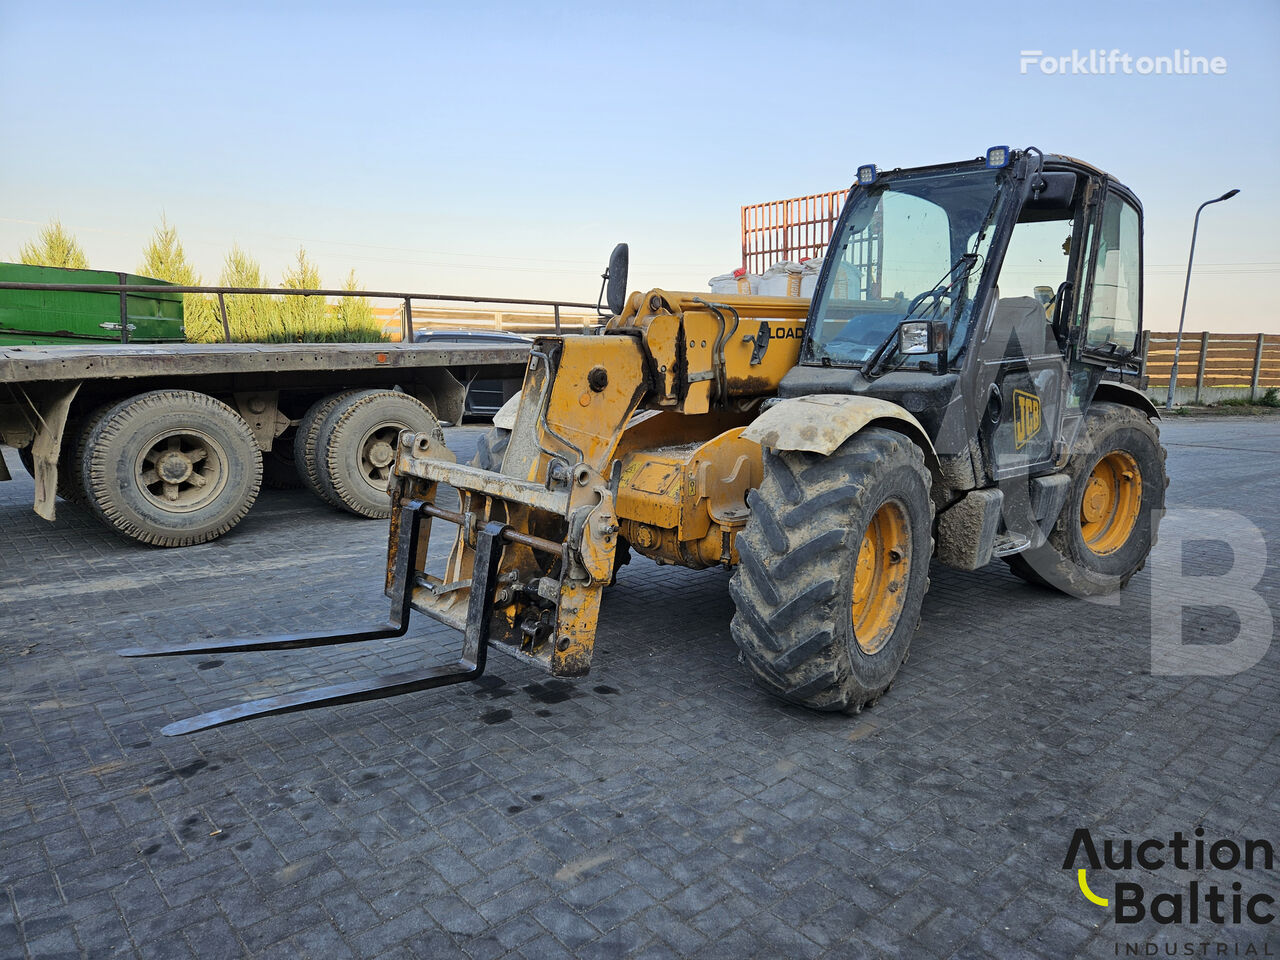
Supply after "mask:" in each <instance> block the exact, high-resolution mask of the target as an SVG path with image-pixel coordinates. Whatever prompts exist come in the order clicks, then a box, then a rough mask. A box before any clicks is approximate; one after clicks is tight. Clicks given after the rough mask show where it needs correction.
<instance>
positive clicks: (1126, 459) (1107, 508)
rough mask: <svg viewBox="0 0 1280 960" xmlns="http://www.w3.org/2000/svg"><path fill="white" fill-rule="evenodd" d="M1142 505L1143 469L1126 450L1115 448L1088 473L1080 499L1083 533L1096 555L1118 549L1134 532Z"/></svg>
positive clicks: (1087, 544) (1113, 551)
mask: <svg viewBox="0 0 1280 960" xmlns="http://www.w3.org/2000/svg"><path fill="white" fill-rule="evenodd" d="M1141 507H1142V471H1141V470H1139V469H1138V461H1137V460H1135V459H1134V458H1133V456H1132V455H1130V454H1128V453H1126V452H1125V451H1123V450H1112V451H1111V452H1110V453H1108V454H1107V455H1106V456H1104V457H1103V458H1102V459H1101V460H1099V461H1098V462H1097V463H1096V464H1095V465H1094V468H1093V471H1092V472H1091V473H1090V474H1089V480H1088V482H1087V483H1086V484H1085V488H1084V496H1083V497H1082V498H1081V501H1080V535H1081V536H1082V537H1083V538H1084V545H1085V546H1086V547H1088V548H1089V549H1090V550H1091V551H1092V552H1093V553H1094V554H1095V555H1096V556H1099V557H1105V556H1107V555H1108V554H1112V553H1115V552H1116V551H1117V550H1119V549H1120V548H1121V547H1123V546H1124V545H1125V544H1126V543H1128V542H1129V537H1130V536H1132V534H1133V531H1134V528H1136V527H1137V525H1138V513H1139V512H1140V510H1141Z"/></svg>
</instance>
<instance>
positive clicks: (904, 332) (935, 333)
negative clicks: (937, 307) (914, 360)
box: [898, 320, 948, 356]
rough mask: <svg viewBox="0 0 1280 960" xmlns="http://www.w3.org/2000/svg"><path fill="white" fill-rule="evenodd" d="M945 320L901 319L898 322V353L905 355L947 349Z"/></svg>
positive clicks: (916, 354) (917, 354)
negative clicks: (900, 321)
mask: <svg viewBox="0 0 1280 960" xmlns="http://www.w3.org/2000/svg"><path fill="white" fill-rule="evenodd" d="M947 326H948V324H947V321H946V320H903V321H902V323H900V324H898V353H900V354H903V355H907V356H919V355H921V354H926V355H927V354H931V353H942V352H943V351H944V350H946V349H947Z"/></svg>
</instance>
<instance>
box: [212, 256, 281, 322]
mask: <svg viewBox="0 0 1280 960" xmlns="http://www.w3.org/2000/svg"><path fill="white" fill-rule="evenodd" d="M218 285H219V286H223V287H265V286H266V285H267V283H266V281H265V280H263V278H262V267H261V266H260V265H259V264H258V261H257V260H255V259H253V257H251V256H250V255H249V254H247V253H245V252H244V251H243V250H242V249H240V245H239V244H233V245H232V247H231V250H230V251H229V252H228V253H227V256H226V259H225V260H224V261H223V264H222V275H221V276H220V277H219V278H218ZM226 301H227V317H228V320H229V321H230V326H231V338H232V339H233V340H241V341H248V342H250V343H272V342H278V341H280V340H283V339H284V328H283V327H282V325H281V323H280V310H279V307H280V304H278V303H277V302H276V301H275V300H273V299H272V298H271V297H268V296H266V295H264V294H248V293H246V294H234V295H233V294H228V295H227V298H226Z"/></svg>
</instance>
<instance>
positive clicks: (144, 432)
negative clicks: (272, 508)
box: [82, 390, 262, 547]
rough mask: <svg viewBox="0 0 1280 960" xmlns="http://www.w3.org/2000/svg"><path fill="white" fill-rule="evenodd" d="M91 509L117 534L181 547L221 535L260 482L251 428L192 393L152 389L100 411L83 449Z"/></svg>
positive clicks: (249, 501) (229, 411)
mask: <svg viewBox="0 0 1280 960" xmlns="http://www.w3.org/2000/svg"><path fill="white" fill-rule="evenodd" d="M85 451H86V453H85V456H84V457H83V458H82V460H83V466H84V468H85V469H84V474H83V479H84V487H85V490H86V492H87V494H88V499H89V505H90V506H91V507H92V508H93V511H94V513H96V514H97V515H98V516H99V517H100V518H101V519H102V520H103V521H104V522H105V523H106V524H107V525H108V526H109V527H111V528H112V529H113V530H115V531H116V532H117V533H119V534H121V535H123V536H126V537H130V538H132V539H134V540H139V541H141V542H142V543H149V544H153V545H155V546H159V547H185V546H189V545H191V544H194V543H204V542H205V541H208V540H213V539H215V538H216V537H220V536H221V535H222V534H224V533H226V532H227V531H228V530H230V529H231V528H232V527H234V526H235V525H236V524H237V523H239V522H240V520H241V518H242V517H244V515H245V514H246V513H248V511H249V507H251V506H252V505H253V501H254V500H255V499H256V498H257V496H258V487H259V486H260V484H261V482H262V453H261V451H260V450H259V449H258V445H257V443H256V442H255V441H254V439H253V433H252V432H251V431H250V430H249V425H248V424H247V423H245V422H244V420H242V419H241V418H240V415H239V414H237V413H236V412H235V411H234V410H232V409H231V408H230V407H229V406H227V405H226V404H225V403H222V402H221V401H219V400H215V399H214V398H213V397H210V396H206V395H205V394H203V393H196V392H194V391H191V390H154V391H151V392H150V393H143V394H139V395H138V396H136V397H130V398H128V399H127V400H122V401H120V402H119V403H117V404H116V405H115V406H113V407H111V408H110V409H109V410H107V411H106V412H105V414H104V415H103V417H102V419H101V420H100V421H99V422H98V424H97V425H96V426H95V427H94V429H93V430H92V431H91V432H90V434H89V436H88V438H87V441H86V445H85Z"/></svg>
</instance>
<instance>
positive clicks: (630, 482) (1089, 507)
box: [122, 147, 1167, 733]
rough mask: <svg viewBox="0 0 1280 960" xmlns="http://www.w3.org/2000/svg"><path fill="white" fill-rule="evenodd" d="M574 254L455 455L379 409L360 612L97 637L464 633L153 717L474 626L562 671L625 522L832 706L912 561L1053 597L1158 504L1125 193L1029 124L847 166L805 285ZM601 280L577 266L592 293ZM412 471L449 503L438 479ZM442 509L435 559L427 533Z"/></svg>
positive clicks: (289, 700) (842, 699) (888, 643)
mask: <svg viewBox="0 0 1280 960" xmlns="http://www.w3.org/2000/svg"><path fill="white" fill-rule="evenodd" d="M625 276H626V249H625V247H622V246H620V247H619V249H618V250H616V251H615V253H614V258H613V260H612V261H611V265H610V269H609V271H608V272H607V273H606V274H605V278H606V281H607V283H606V286H607V296H606V297H605V299H606V301H607V304H608V308H609V313H608V319H607V322H606V323H605V324H604V327H603V330H602V331H601V333H602V335H599V336H564V337H541V338H539V339H538V340H537V341H536V342H535V344H534V347H533V350H532V353H531V356H530V359H529V363H528V368H527V371H526V374H525V380H524V389H523V392H522V393H521V394H520V395H519V396H518V397H517V398H515V399H514V400H513V401H512V403H509V404H508V405H507V406H506V407H505V408H503V410H502V411H501V412H500V413H499V415H498V416H497V417H496V418H495V421H494V429H493V431H492V432H491V433H490V434H489V435H488V436H487V437H486V438H485V439H484V440H482V441H481V443H480V446H479V452H478V454H477V456H476V459H475V461H474V462H473V463H472V464H471V465H469V466H463V465H461V464H458V463H456V462H455V458H454V457H453V455H452V454H451V453H450V451H449V450H448V448H447V447H446V446H445V444H444V439H443V436H442V435H441V434H440V433H438V432H436V433H429V434H418V435H416V436H415V435H412V434H410V433H407V432H406V433H404V434H402V435H401V437H400V446H399V450H398V456H397V459H396V464H395V470H394V475H393V477H392V493H393V513H392V519H391V534H390V548H389V555H388V560H387V580H386V586H387V592H388V595H389V596H390V597H391V598H392V617H391V622H390V623H389V624H388V625H387V626H385V627H380V628H377V629H371V630H364V631H359V632H353V633H345V634H334V635H328V634H325V635H297V636H285V637H271V638H261V639H249V640H234V641H226V642H223V643H216V644H212V645H205V646H201V647H199V648H192V647H178V648H171V649H163V650H129V651H122V652H124V653H126V654H127V655H134V656H137V655H148V654H173V653H191V652H212V651H218V652H225V651H230V650H237V649H240V650H243V649H280V648H288V647H303V646H312V645H320V644H330V643H344V642H352V641H357V640H364V639H376V638H385V637H391V636H399V635H402V634H404V632H405V631H406V629H407V626H408V622H409V615H410V611H411V610H418V611H421V612H422V613H425V614H427V615H428V616H430V617H432V618H434V619H436V620H439V621H441V622H443V623H445V624H449V625H452V626H454V627H456V628H457V629H458V630H460V631H462V632H463V633H464V635H465V643H464V653H463V656H462V660H461V662H460V663H458V664H457V665H456V666H455V665H451V666H447V667H435V668H430V669H427V670H424V671H423V672H420V673H408V674H400V675H396V676H392V677H381V678H376V679H373V680H370V681H368V682H361V683H349V684H342V685H339V686H335V687H327V688H323V689H320V690H312V691H304V692H301V693H294V694H287V695H284V696H280V697H272V698H269V699H267V700H261V701H256V702H254V703H249V704H243V705H240V706H237V707H232V708H229V709H226V710H221V711H217V712H215V713H211V714H205V715H203V716H200V717H196V718H193V719H191V720H187V721H182V722H180V723H176V724H172V725H170V726H169V727H167V728H165V732H166V733H185V732H190V731H191V730H195V729H200V728H203V727H207V726H213V725H217V724H220V723H228V722H233V721H235V720H241V719H245V718H247V717H251V716H259V715H263V714H267V713H279V712H285V711H289V710H296V709H302V708H305V707H309V706H316V705H321V704H326V703H336V702H349V701H353V700H365V699H373V698H376V697H381V696H388V695H391V694H394V693H400V692H406V691H409V690H420V689H425V688H428V687H435V686H443V685H446V684H450V683H457V682H461V681H464V680H472V679H476V678H477V677H479V675H480V674H481V672H482V671H483V670H484V666H485V656H486V653H487V651H488V648H490V647H493V648H496V649H498V650H501V651H503V652H505V653H508V654H511V655H513V656H515V657H516V658H517V659H519V660H522V661H524V662H526V663H530V664H534V665H536V666H538V667H540V668H542V669H543V670H546V671H548V672H549V673H551V674H553V675H555V676H559V677H580V676H583V675H584V674H586V673H587V671H588V669H589V667H590V665H591V655H592V650H593V645H594V638H595V632H596V622H597V618H598V616H599V613H600V602H601V599H602V595H603V593H604V589H605V587H606V586H608V585H609V584H610V583H611V582H612V580H613V578H614V576H615V573H616V571H617V568H618V566H619V564H621V563H625V562H627V560H628V558H629V553H630V552H631V551H634V552H637V553H640V554H643V555H644V556H646V557H649V558H651V559H653V560H656V561H657V562H658V563H660V564H679V565H681V566H686V567H695V568H697V567H710V566H725V567H732V568H734V572H733V576H732V579H731V581H730V591H731V593H732V595H733V601H734V604H735V607H736V613H735V614H734V617H733V622H732V625H731V631H732V634H733V638H734V641H735V642H736V643H737V646H738V648H739V650H740V651H741V654H742V659H743V661H744V662H745V663H746V664H747V666H748V667H749V668H750V670H751V671H752V673H753V674H754V675H755V677H756V678H757V679H758V680H759V681H760V682H761V683H762V684H763V685H764V686H765V687H766V688H767V689H769V690H771V691H773V692H774V693H776V694H778V695H779V696H781V697H783V698H785V699H787V700H790V701H794V702H796V703H800V704H804V705H805V706H809V707H813V708H816V709H820V710H842V711H847V712H855V711H857V710H859V709H861V708H862V707H863V706H865V705H867V704H869V703H871V702H873V701H874V700H875V699H876V698H877V697H879V696H880V695H882V694H883V693H884V692H885V691H886V690H887V689H888V688H889V685H890V684H891V683H892V682H893V679H894V676H895V674H897V672H898V670H899V668H900V667H901V665H902V663H903V661H904V660H905V658H906V656H907V648H908V646H909V645H910V643H911V638H912V634H913V633H914V632H915V630H916V627H917V624H918V622H919V618H920V607H921V602H922V599H923V597H924V594H925V590H926V589H927V587H928V583H929V563H930V560H931V558H933V557H935V556H936V558H937V559H938V561H939V562H941V563H943V564H946V565H949V566H952V567H958V568H960V569H964V570H976V569H978V568H979V567H982V566H984V565H986V564H987V563H989V562H990V561H991V560H992V558H994V557H1000V558H1002V559H1003V560H1004V561H1005V562H1006V563H1008V564H1009V566H1010V567H1011V568H1012V569H1013V571H1014V572H1015V573H1017V574H1018V575H1019V576H1021V577H1022V578H1024V579H1026V580H1029V581H1032V582H1034V583H1037V584H1044V585H1049V586H1053V587H1057V588H1058V589H1061V590H1064V591H1067V592H1069V593H1071V594H1075V595H1090V594H1103V593H1109V592H1112V591H1115V590H1118V589H1120V588H1121V587H1123V586H1124V585H1125V584H1126V583H1127V582H1128V580H1129V578H1130V577H1132V576H1133V575H1134V573H1135V572H1136V571H1138V570H1139V569H1140V568H1141V567H1142V565H1143V563H1144V562H1145V560H1146V557H1147V554H1148V552H1149V550H1150V549H1151V546H1152V544H1153V543H1154V542H1155V535H1156V525H1157V523H1158V522H1159V518H1160V515H1161V513H1162V510H1163V506H1164V494H1165V487H1166V485H1167V480H1166V478H1165V466H1164V463H1165V454H1164V449H1163V447H1162V446H1161V444H1160V439H1159V433H1158V431H1157V428H1156V425H1155V423H1154V422H1153V421H1154V418H1156V417H1157V416H1158V415H1157V412H1156V409H1155V407H1154V406H1153V405H1152V404H1151V402H1150V401H1149V400H1148V399H1147V398H1146V397H1145V396H1144V395H1143V394H1142V393H1141V392H1140V391H1139V390H1138V389H1136V387H1135V386H1133V385H1132V384H1133V383H1134V381H1136V380H1138V379H1139V378H1140V376H1141V372H1142V371H1141V356H1140V351H1139V349H1138V345H1139V342H1140V341H1139V338H1140V333H1141V327H1142V323H1141V307H1142V208H1141V206H1140V204H1139V203H1138V200H1137V198H1136V197H1135V196H1134V195H1133V194H1132V193H1131V192H1130V191H1129V190H1128V189H1126V188H1125V187H1124V186H1122V185H1121V184H1120V183H1118V182H1116V181H1115V180H1114V179H1112V178H1111V177H1110V176H1108V175H1107V174H1105V173H1103V172H1102V171H1101V170H1099V169H1097V168H1095V167H1092V166H1090V165H1088V164H1086V163H1082V162H1080V161H1078V160H1074V159H1071V158H1069V157H1065V156H1056V155H1044V154H1042V153H1041V152H1040V151H1039V150H1037V149H1035V148H1028V149H1026V150H1009V149H1008V148H1005V147H994V148H992V149H991V150H989V151H988V152H987V154H986V155H985V156H984V157H979V158H977V159H976V160H971V161H966V162H961V163H949V164H941V165H937V166H927V167H919V168H914V169H897V170H892V171H888V172H882V171H879V170H877V169H876V168H875V167H874V166H870V165H869V166H865V167H860V168H859V169H858V175H857V182H856V183H855V184H854V185H853V187H852V188H851V191H850V194H849V197H848V199H847V201H846V203H845V206H844V209H843V211H842V213H841V216H840V220H839V223H838V224H837V226H836V228H835V231H834V233H833V236H832V240H831V244H830V246H829V248H828V251H827V254H826V256H825V258H824V260H823V266H822V270H821V274H820V276H819V280H818V284H817V288H816V291H815V293H814V295H813V297H812V300H811V301H804V300H799V299H795V298H780V297H757V296H716V297H713V296H712V295H710V294H707V295H699V294H695V293H672V292H668V291H665V290H651V291H649V292H648V293H632V294H631V295H630V296H626V286H625V284H626V279H625ZM603 292H604V290H603V288H602V293H603ZM442 485H448V486H451V487H453V488H455V489H456V490H457V491H458V495H459V501H460V507H459V509H458V510H457V511H454V510H449V509H445V508H443V507H441V506H439V505H437V495H438V492H439V491H440V488H441V486H442ZM441 523H447V524H449V525H450V527H451V529H452V533H451V534H448V535H451V536H453V538H454V539H453V546H452V551H451V553H450V554H449V557H448V560H447V563H445V564H444V566H443V569H427V568H428V566H429V564H427V562H426V558H427V544H428V541H429V538H430V537H431V535H432V534H433V533H434V534H439V532H440V525H441Z"/></svg>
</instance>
